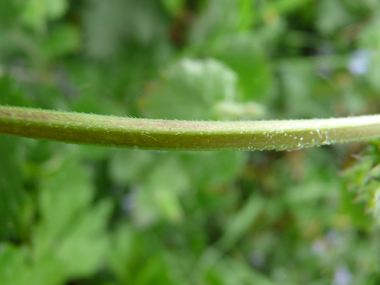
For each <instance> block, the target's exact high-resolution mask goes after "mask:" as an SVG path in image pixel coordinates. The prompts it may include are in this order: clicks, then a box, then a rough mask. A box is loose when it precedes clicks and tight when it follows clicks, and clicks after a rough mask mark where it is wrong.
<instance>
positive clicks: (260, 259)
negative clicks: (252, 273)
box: [248, 251, 265, 268]
mask: <svg viewBox="0 0 380 285" xmlns="http://www.w3.org/2000/svg"><path fill="white" fill-rule="evenodd" d="M248 260H249V263H250V264H251V265H252V266H253V267H255V268H261V267H263V266H264V265H265V256H264V255H263V254H262V253H261V252H258V251H255V252H253V253H251V254H250V255H249V257H248Z"/></svg>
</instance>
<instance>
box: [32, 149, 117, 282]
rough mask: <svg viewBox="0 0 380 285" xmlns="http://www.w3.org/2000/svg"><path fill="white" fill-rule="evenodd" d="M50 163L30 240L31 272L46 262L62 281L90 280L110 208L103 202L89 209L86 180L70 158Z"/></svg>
mask: <svg viewBox="0 0 380 285" xmlns="http://www.w3.org/2000/svg"><path fill="white" fill-rule="evenodd" d="M51 163H52V164H51V165H50V167H51V168H52V169H53V173H51V175H50V177H48V178H47V179H46V181H45V182H44V184H43V186H42V187H41V191H40V199H39V202H40V209H41V213H40V214H41V220H40V222H39V223H38V225H37V226H36V229H35V234H34V236H33V237H34V239H33V245H34V248H35V258H36V264H35V267H36V268H35V270H36V271H38V269H39V268H40V267H41V268H43V267H44V266H45V265H44V264H46V262H48V263H50V264H51V266H52V267H53V268H56V269H57V268H60V270H62V278H64V279H67V278H69V277H71V278H73V277H75V278H79V277H86V276H90V275H91V274H94V273H95V272H96V270H97V269H98V268H99V266H100V265H101V263H102V259H103V258H104V255H105V253H106V251H107V249H108V240H107V237H106V231H105V229H106V226H107V222H108V217H109V215H110V211H111V206H112V205H111V204H110V202H109V201H106V200H103V201H101V202H98V204H97V205H95V206H91V200H92V198H93V195H94V189H93V186H92V184H91V182H90V176H89V174H88V173H87V172H86V171H85V169H84V168H83V167H82V166H81V165H80V164H79V163H78V161H77V160H75V158H74V156H70V155H69V156H68V157H67V159H63V161H59V160H58V161H51ZM52 270H53V269H52Z"/></svg>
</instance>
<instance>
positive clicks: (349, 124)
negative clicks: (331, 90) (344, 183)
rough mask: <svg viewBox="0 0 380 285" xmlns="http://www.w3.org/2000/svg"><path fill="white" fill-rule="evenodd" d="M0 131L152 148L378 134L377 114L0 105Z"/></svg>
mask: <svg viewBox="0 0 380 285" xmlns="http://www.w3.org/2000/svg"><path fill="white" fill-rule="evenodd" d="M0 133H2V134H8V135H15V136H22V137H27V138H34V139H46V140H53V141H60V142H66V143H75V144H89V145H100V146H111V147H125V148H139V149H156V150H264V149H267V150H273V149H276V150H285V149H298V148H303V147H312V146H321V145H329V144H335V143H345V142H353V141H368V140H374V139H378V138H379V137H380V115H368V116H359V117H348V118H331V119H311V120H278V121H238V122H219V121H175V120H151V119H135V118H126V117H124V118H123V117H114V116H104V115H93V114H83V113H73V112H61V111H52V110H40V109H34V108H21V107H10V106H0Z"/></svg>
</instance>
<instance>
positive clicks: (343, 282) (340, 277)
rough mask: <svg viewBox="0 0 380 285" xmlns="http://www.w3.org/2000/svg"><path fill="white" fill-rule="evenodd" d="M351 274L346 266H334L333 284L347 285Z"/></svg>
mask: <svg viewBox="0 0 380 285" xmlns="http://www.w3.org/2000/svg"><path fill="white" fill-rule="evenodd" d="M351 280H352V275H351V273H350V271H348V268H347V267H346V266H338V267H337V268H335V273H334V281H333V284H334V285H348V284H350V283H351Z"/></svg>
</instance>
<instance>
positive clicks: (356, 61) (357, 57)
mask: <svg viewBox="0 0 380 285" xmlns="http://www.w3.org/2000/svg"><path fill="white" fill-rule="evenodd" d="M369 59H370V53H369V51H367V50H357V51H354V52H353V53H352V55H351V58H350V61H349V62H348V70H349V71H350V72H351V73H352V74H355V75H361V74H365V73H366V72H367V71H368V64H369Z"/></svg>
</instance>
